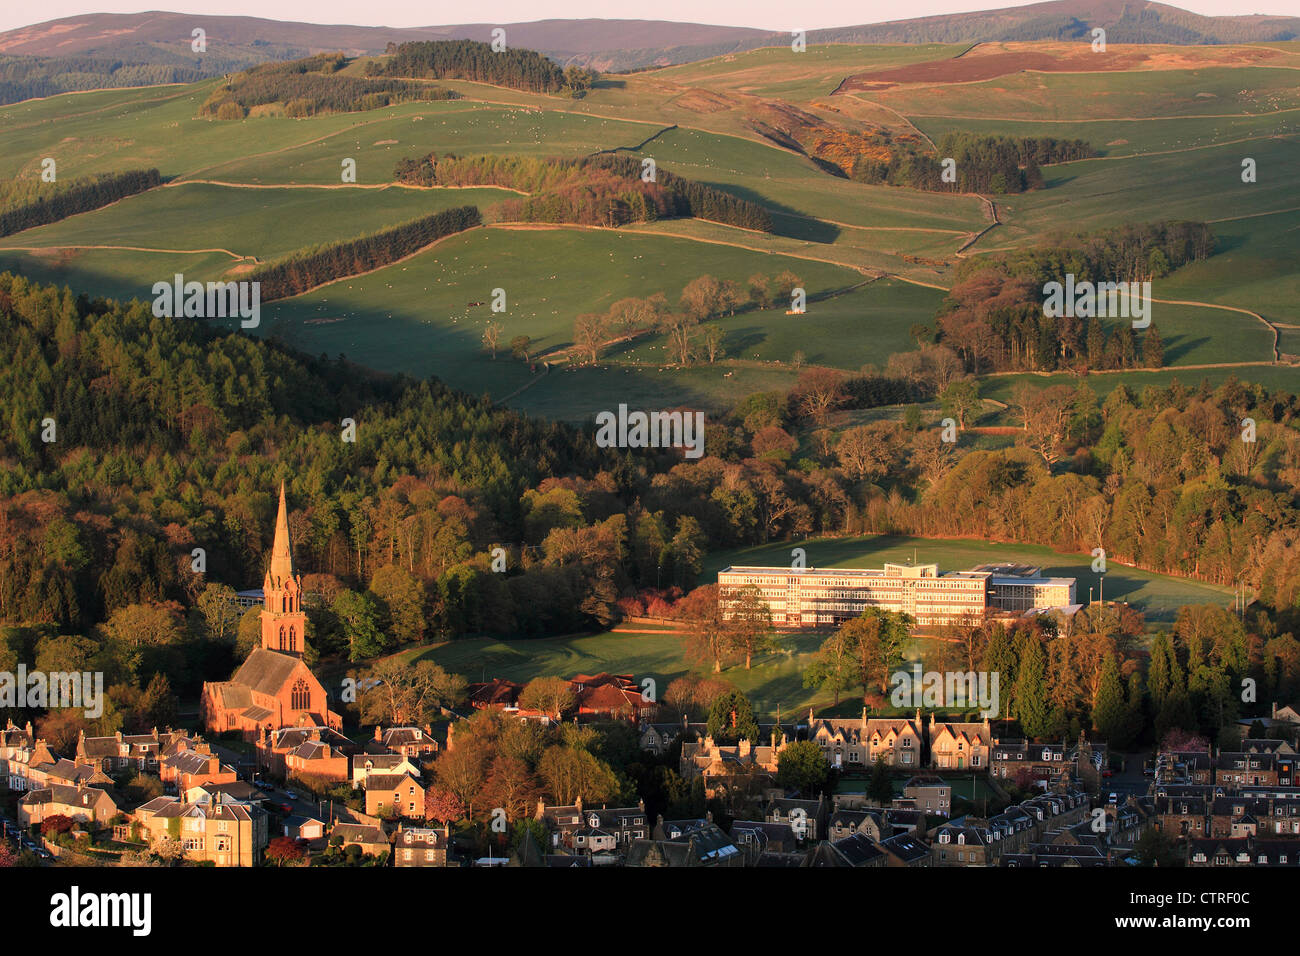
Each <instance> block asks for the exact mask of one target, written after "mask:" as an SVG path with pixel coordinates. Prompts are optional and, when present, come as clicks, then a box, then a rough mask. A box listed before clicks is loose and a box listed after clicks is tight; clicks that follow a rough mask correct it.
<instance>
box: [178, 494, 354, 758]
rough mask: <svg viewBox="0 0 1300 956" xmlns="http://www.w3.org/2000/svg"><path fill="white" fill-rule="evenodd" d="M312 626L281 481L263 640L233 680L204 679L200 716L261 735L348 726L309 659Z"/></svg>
mask: <svg viewBox="0 0 1300 956" xmlns="http://www.w3.org/2000/svg"><path fill="white" fill-rule="evenodd" d="M306 630H307V615H306V614H304V613H303V610H302V578H301V577H300V576H298V575H295V574H294V573H293V552H292V547H291V545H290V542H289V512H288V509H287V508H286V507H285V503H284V483H283V482H281V484H280V511H279V514H277V515H276V518H275V541H274V543H273V544H272V546H271V564H270V567H268V568H267V571H266V579H265V580H264V581H263V583H262V646H261V647H257V648H254V649H253V652H252V653H251V654H249V655H248V659H247V660H245V661H244V663H243V664H242V665H240V668H239V670H237V671H236V672H235V676H234V677H232V678H231V679H230V680H228V681H219V682H212V681H209V682H207V683H205V684H204V685H203V697H202V699H201V701H200V702H199V716H200V718H201V720H202V721H203V727H204V729H205V730H206V731H207V732H208V733H210V734H222V733H230V732H232V731H236V732H239V733H241V734H242V735H243V736H244V738H245V739H247V740H256V739H258V738H260V737H261V735H262V732H263V730H279V729H280V728H282V727H331V728H334V729H335V730H337V729H339V728H340V727H342V725H343V719H342V718H341V717H340V716H339V715H338V714H336V713H334V712H333V711H331V710H330V709H329V702H328V700H327V698H326V694H325V688H324V687H322V686H321V683H320V681H318V680H317V679H316V678H315V677H314V676H313V675H312V672H311V671H310V670H309V669H308V668H307V665H306V664H304V663H303V660H302V655H303V651H304V650H305V649H306V647H307V633H306Z"/></svg>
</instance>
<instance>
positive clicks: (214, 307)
mask: <svg viewBox="0 0 1300 956" xmlns="http://www.w3.org/2000/svg"><path fill="white" fill-rule="evenodd" d="M153 296H154V300H153V314H154V317H155V318H159V319H176V318H181V317H184V318H187V319H224V318H227V317H229V318H234V317H236V316H238V317H239V318H240V319H241V320H242V321H240V323H239V327H240V328H243V329H255V328H257V326H258V324H259V323H261V321H262V283H260V282H209V283H208V284H207V285H206V286H204V284H203V283H202V282H186V281H185V276H183V275H182V274H181V273H179V272H178V273H176V275H175V277H174V279H173V281H172V282H166V281H162V282H155V283H154V284H153Z"/></svg>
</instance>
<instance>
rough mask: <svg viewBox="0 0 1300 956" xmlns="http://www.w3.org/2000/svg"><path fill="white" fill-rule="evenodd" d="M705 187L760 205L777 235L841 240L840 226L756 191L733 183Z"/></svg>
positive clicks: (711, 184)
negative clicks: (812, 217)
mask: <svg viewBox="0 0 1300 956" xmlns="http://www.w3.org/2000/svg"><path fill="white" fill-rule="evenodd" d="M704 185H705V186H711V187H712V188H714V189H718V190H721V191H722V192H725V193H731V194H732V195H733V196H739V197H740V198H741V199H748V200H749V201H750V202H754V203H758V204H759V205H760V206H762V207H764V208H765V209H767V210H768V212H770V213H771V214H772V225H773V226H774V227H775V228H774V230H773V232H774V234H775V235H778V236H785V237H786V238H789V239H802V240H804V241H805V242H818V243H831V242H834V241H835V240H836V239H838V238H839V235H840V229H839V227H838V226H833V225H831V224H830V223H828V222H822V221H820V220H818V219H810V218H807V216H806V214H805V213H801V212H800V211H799V210H797V209H795V208H793V207H791V206H786V205H784V204H783V203H779V202H774V201H773V200H772V199H770V198H769V197H767V196H764V195H763V194H762V193H760V192H758V191H756V190H753V189H746V188H745V187H744V186H737V185H735V184H733V183H704Z"/></svg>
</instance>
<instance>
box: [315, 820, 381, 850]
mask: <svg viewBox="0 0 1300 956" xmlns="http://www.w3.org/2000/svg"><path fill="white" fill-rule="evenodd" d="M330 843H331V844H332V845H334V846H338V847H341V848H342V849H344V850H346V849H347V848H348V847H350V846H356V847H360V848H361V853H362V855H363V856H383V855H384V854H386V853H388V852H389V851H390V850H392V846H391V844H389V842H388V837H386V836H384V831H383V830H381V829H380V828H379V827H376V826H370V825H369V824H364V823H336V824H334V829H333V830H331V831H330Z"/></svg>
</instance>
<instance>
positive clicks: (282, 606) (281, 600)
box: [262, 482, 307, 657]
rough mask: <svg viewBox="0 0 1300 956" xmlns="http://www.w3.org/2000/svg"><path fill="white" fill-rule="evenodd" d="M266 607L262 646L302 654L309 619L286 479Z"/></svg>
mask: <svg viewBox="0 0 1300 956" xmlns="http://www.w3.org/2000/svg"><path fill="white" fill-rule="evenodd" d="M262 608H263V610H262V646H263V647H264V648H266V649H267V650H270V651H279V652H280V653H281V654H291V655H293V656H294V657H300V656H301V655H302V652H303V648H304V647H305V646H306V630H307V618H306V616H305V615H304V614H303V613H302V582H301V581H300V580H299V579H298V577H296V576H295V575H294V573H293V546H292V542H291V541H290V540H289V507H288V505H287V504H286V503H285V500H284V482H280V510H279V513H278V514H277V515H276V516H275V540H274V541H273V542H272V543H271V561H270V564H269V565H268V566H267V569H266V580H265V581H264V582H263V584H262Z"/></svg>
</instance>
